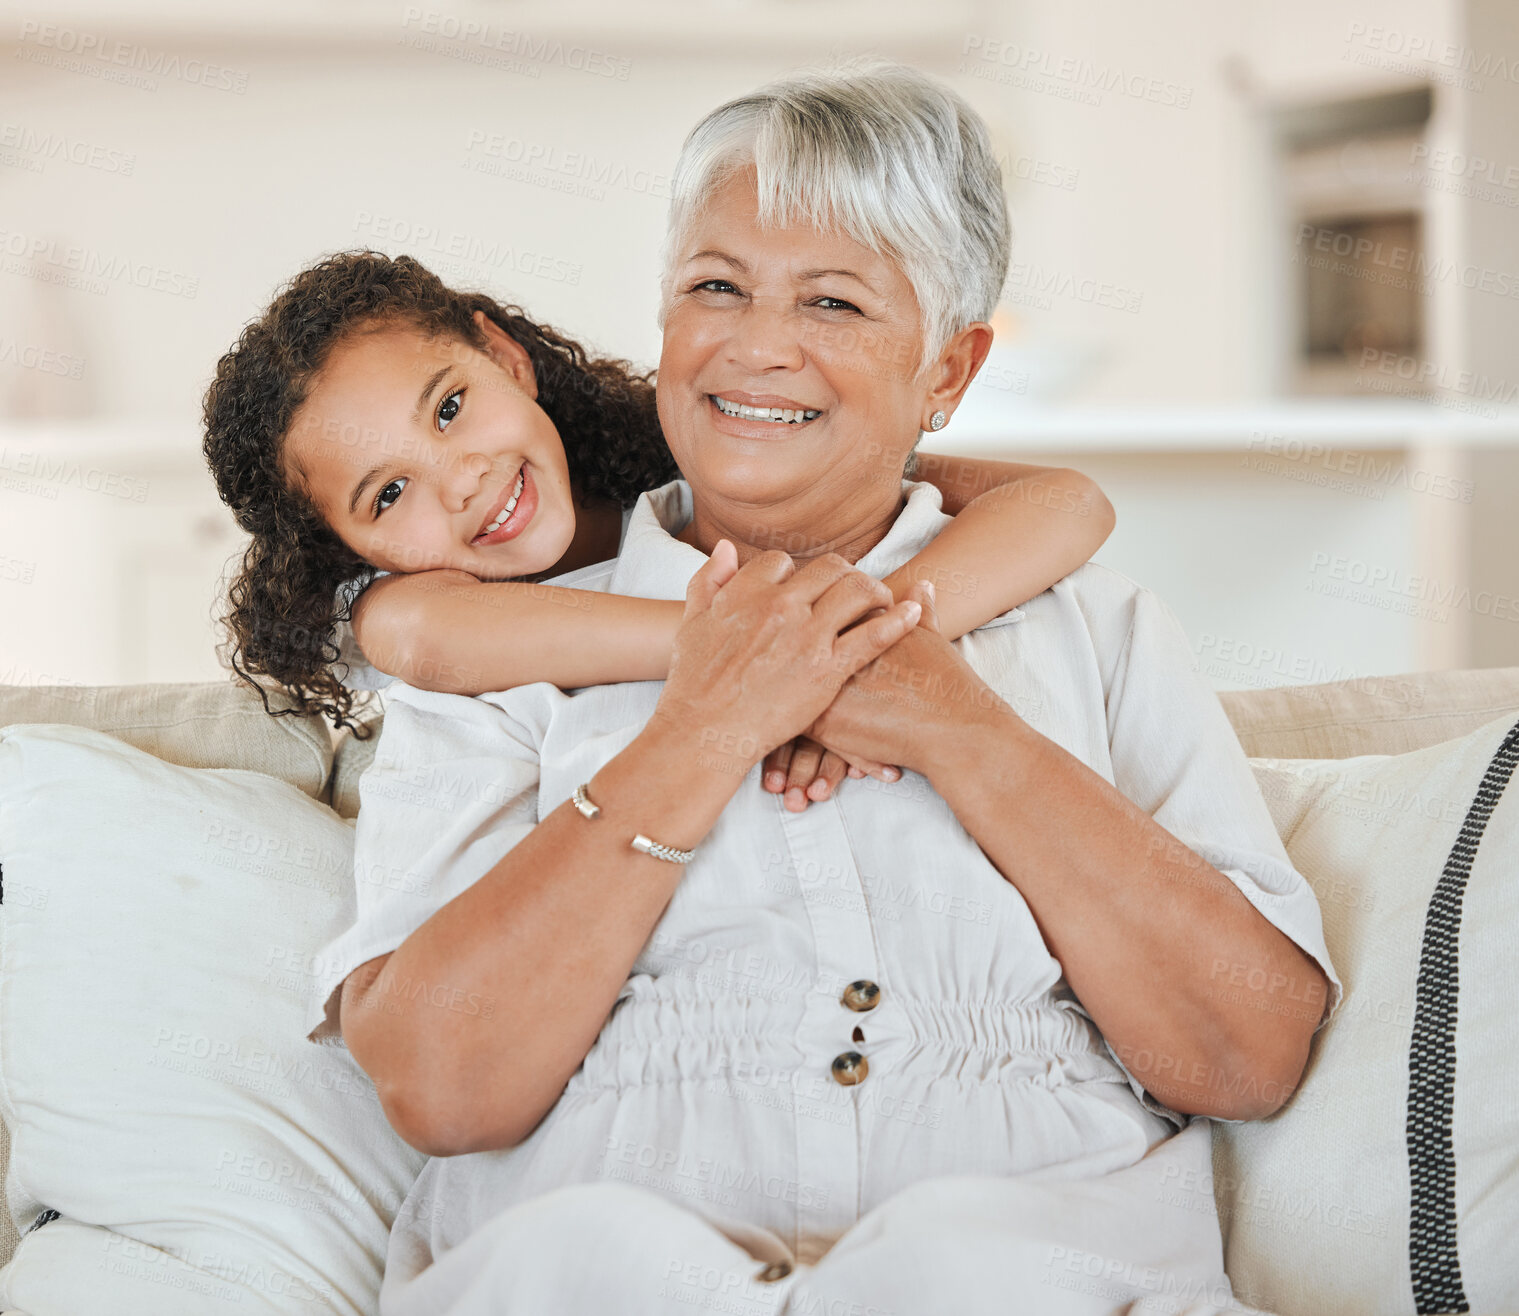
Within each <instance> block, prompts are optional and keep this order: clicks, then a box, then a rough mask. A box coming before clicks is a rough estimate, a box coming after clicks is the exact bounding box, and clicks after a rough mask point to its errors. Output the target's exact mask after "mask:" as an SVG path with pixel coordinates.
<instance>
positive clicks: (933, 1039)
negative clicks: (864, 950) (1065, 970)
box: [571, 978, 1116, 1089]
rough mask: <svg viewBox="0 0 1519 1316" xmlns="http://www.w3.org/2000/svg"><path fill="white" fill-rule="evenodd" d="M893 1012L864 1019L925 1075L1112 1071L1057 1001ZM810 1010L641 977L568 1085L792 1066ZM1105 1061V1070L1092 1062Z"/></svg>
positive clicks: (918, 1002)
mask: <svg viewBox="0 0 1519 1316" xmlns="http://www.w3.org/2000/svg"><path fill="white" fill-rule="evenodd" d="M890 1007H891V1008H890V1010H889V1011H888V1010H887V1006H886V1004H885V1003H883V1005H882V1006H881V1007H879V1010H880V1013H879V1015H878V1014H877V1013H876V1012H875V1011H872V1012H871V1013H869V1014H866V1015H861V1016H860V1017H859V1018H860V1021H861V1022H867V1021H875V1022H876V1023H877V1026H878V1028H881V1029H884V1033H885V1036H881V1037H880V1042H882V1043H884V1044H886V1045H888V1046H890V1047H892V1048H893V1049H894V1050H895V1052H896V1054H897V1055H899V1056H900V1057H901V1058H902V1060H903V1061H904V1063H911V1064H912V1065H913V1067H914V1069H915V1070H916V1071H917V1072H918V1073H919V1074H920V1075H925V1076H932V1075H936V1074H937V1075H944V1076H953V1077H967V1078H968V1077H972V1076H975V1075H982V1076H987V1077H989V1076H993V1075H996V1074H999V1073H1000V1074H1004V1075H1011V1074H1015V1073H1017V1072H1018V1071H1020V1070H1024V1069H1031V1070H1035V1071H1041V1072H1042V1071H1043V1070H1045V1069H1047V1068H1048V1066H1049V1065H1050V1063H1051V1062H1060V1061H1074V1062H1077V1069H1078V1070H1080V1071H1081V1072H1080V1073H1079V1074H1073V1075H1072V1076H1073V1077H1076V1076H1080V1077H1098V1076H1099V1075H1101V1076H1107V1075H1108V1072H1109V1071H1112V1072H1113V1073H1114V1074H1116V1066H1113V1065H1112V1063H1111V1061H1110V1059H1109V1058H1108V1057H1107V1055H1106V1052H1105V1049H1104V1045H1103V1041H1102V1036H1101V1034H1100V1033H1099V1032H1098V1030H1097V1028H1096V1026H1095V1025H1094V1024H1093V1023H1092V1022H1091V1021H1090V1020H1089V1019H1087V1018H1086V1017H1085V1016H1084V1015H1082V1014H1081V1013H1080V1012H1079V1011H1077V1010H1075V1009H1073V1008H1071V1007H1070V1006H1069V1005H1067V1004H1065V1003H1064V1002H1061V1001H1058V1000H1045V1001H1039V1002H1033V1003H1030V1002H1009V1001H997V1000H966V1001H952V1000H944V999H939V998H931V997H912V996H903V995H901V994H899V993H892V995H891V997H890ZM804 1010H805V1002H804V999H803V998H802V997H801V996H800V995H796V996H792V997H790V998H786V999H780V1000H776V999H771V998H767V997H763V996H748V995H742V994H738V993H731V992H718V991H713V990H712V989H711V988H708V987H706V986H704V985H702V984H700V983H693V982H691V981H689V980H685V979H677V978H659V979H643V980H641V981H640V982H638V983H637V984H636V987H635V990H634V991H633V992H632V994H630V995H627V996H624V997H623V998H622V999H620V1000H619V1001H618V1003H617V1005H616V1007H615V1008H614V1009H613V1012H612V1014H611V1016H610V1017H609V1018H608V1020H607V1022H606V1024H605V1025H604V1026H603V1028H602V1030H601V1036H600V1037H599V1038H598V1039H597V1041H596V1044H595V1046H593V1047H592V1048H591V1051H590V1053H589V1054H588V1055H587V1056H586V1058H585V1062H584V1064H583V1065H582V1067H581V1069H580V1070H579V1071H577V1073H576V1074H575V1076H574V1078H573V1079H572V1080H571V1086H572V1087H576V1088H581V1089H585V1088H607V1087H612V1088H620V1087H626V1086H636V1085H641V1084H651V1083H673V1082H680V1081H688V1080H702V1079H721V1078H723V1077H725V1076H727V1075H729V1074H732V1073H733V1072H735V1070H739V1071H742V1070H745V1069H746V1068H748V1067H750V1066H753V1065H756V1064H763V1065H765V1066H767V1067H768V1068H770V1069H779V1070H784V1069H786V1068H794V1067H797V1066H799V1065H800V1064H801V1063H802V1061H803V1058H804V1057H803V1056H802V1053H801V1050H800V1048H799V1047H798V1045H797V1040H796V1039H797V1034H798V1030H799V1027H800V1025H801V1023H802V1019H803V1014H804ZM867 1026H868V1023H867ZM877 1036H880V1035H879V1034H877ZM873 1040H874V1039H873ZM904 1044H905V1047H906V1050H905V1051H904V1050H903V1049H902V1048H903V1046H904ZM924 1052H934V1053H936V1054H935V1055H934V1056H933V1057H932V1061H931V1062H930V1063H924V1062H925V1061H928V1059H929V1058H928V1057H927V1056H925V1055H924V1054H923V1053H924ZM1099 1057H1101V1062H1100V1063H1097V1064H1093V1063H1091V1062H1094V1061H1097V1060H1098V1058H1099Z"/></svg>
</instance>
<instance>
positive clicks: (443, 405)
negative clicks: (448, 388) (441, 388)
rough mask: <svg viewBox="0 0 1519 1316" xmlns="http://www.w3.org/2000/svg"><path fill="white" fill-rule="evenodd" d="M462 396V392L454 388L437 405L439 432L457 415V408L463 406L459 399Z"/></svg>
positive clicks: (460, 389)
mask: <svg viewBox="0 0 1519 1316" xmlns="http://www.w3.org/2000/svg"><path fill="white" fill-rule="evenodd" d="M463 396H464V390H463V389H462V388H456V389H455V390H454V391H453V392H452V393H450V394H449V395H448V396H447V397H445V398H444V399H443V401H442V402H440V403H439V404H438V428H439V429H440V430H446V429H447V428H448V422H449V421H451V420H452V419H453V418H454V417H455V416H457V415H458V414H459V408H460V407H461V406H463V405H464V404H463V403H462V402H461V401H460V400H459V399H460V398H462V397H463Z"/></svg>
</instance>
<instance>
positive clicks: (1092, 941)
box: [928, 708, 1328, 1119]
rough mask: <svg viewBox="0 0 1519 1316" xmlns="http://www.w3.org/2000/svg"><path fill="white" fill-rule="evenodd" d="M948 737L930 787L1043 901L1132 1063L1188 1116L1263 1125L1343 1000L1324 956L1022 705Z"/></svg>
mask: <svg viewBox="0 0 1519 1316" xmlns="http://www.w3.org/2000/svg"><path fill="white" fill-rule="evenodd" d="M935 734H936V736H937V739H938V741H939V742H940V743H939V744H938V745H937V748H936V749H935V750H933V751H931V758H932V759H933V761H934V763H935V764H936V765H938V766H936V767H935V768H932V769H930V771H929V773H928V775H929V779H930V781H931V782H932V783H933V785H934V787H935V789H937V790H938V791H939V793H940V794H942V795H943V796H944V798H945V800H946V801H948V803H949V805H950V807H951V808H952V809H953V810H954V812H955V816H956V817H957V818H958V819H959V820H960V823H961V825H962V826H964V828H965V830H966V831H967V832H969V833H970V835H971V836H973V837H974V838H975V839H976V842H977V844H978V845H980V847H981V849H982V850H983V851H984V852H985V853H986V857H987V858H988V859H989V860H991V862H992V863H993V864H994V865H995V866H996V867H997V869H998V871H1000V872H1001V873H1002V874H1003V876H1004V877H1005V878H1006V879H1007V880H1008V881H1009V882H1011V883H1012V884H1013V885H1014V886H1015V887H1017V889H1018V891H1019V893H1020V894H1021V895H1022V896H1023V898H1024V900H1025V901H1026V902H1027V903H1028V907H1029V911H1030V912H1031V913H1032V914H1033V916H1034V918H1035V920H1036V921H1037V923H1038V925H1039V931H1040V933H1041V934H1042V935H1043V937H1044V940H1045V944H1046V945H1047V946H1048V947H1049V949H1050V954H1051V955H1053V956H1054V957H1055V958H1056V959H1057V960H1059V961H1060V964H1061V968H1062V970H1063V972H1064V975H1065V978H1066V981H1067V982H1068V983H1069V984H1070V986H1071V988H1072V990H1073V991H1074V992H1075V993H1076V995H1077V997H1078V998H1079V999H1080V1000H1081V1003H1082V1005H1083V1006H1084V1008H1085V1009H1086V1010H1087V1012H1088V1013H1089V1014H1090V1015H1091V1016H1092V1018H1093V1019H1094V1020H1095V1021H1096V1022H1097V1024H1098V1026H1099V1028H1101V1030H1102V1033H1103V1036H1104V1037H1106V1038H1107V1039H1108V1041H1109V1042H1111V1043H1112V1046H1113V1049H1114V1050H1115V1051H1116V1052H1117V1054H1118V1056H1119V1058H1120V1059H1121V1060H1122V1061H1123V1062H1124V1064H1125V1065H1126V1066H1127V1067H1128V1069H1129V1071H1130V1072H1131V1073H1132V1074H1133V1075H1134V1076H1135V1077H1136V1078H1137V1079H1139V1081H1140V1082H1141V1083H1143V1084H1144V1085H1145V1087H1146V1088H1147V1089H1148V1090H1149V1091H1150V1092H1151V1093H1152V1094H1154V1095H1155V1096H1157V1097H1158V1098H1160V1099H1161V1100H1162V1101H1164V1102H1165V1104H1166V1105H1168V1106H1170V1107H1171V1108H1172V1109H1174V1110H1178V1111H1182V1112H1185V1113H1190V1114H1197V1115H1210V1116H1219V1117H1222V1118H1225V1119H1258V1118H1261V1117H1263V1116H1265V1115H1268V1114H1270V1113H1271V1112H1272V1111H1273V1110H1275V1109H1276V1108H1277V1107H1278V1106H1280V1105H1281V1104H1282V1102H1284V1101H1285V1100H1286V1099H1287V1097H1288V1096H1289V1095H1290V1094H1291V1091H1292V1088H1293V1087H1294V1085H1295V1084H1296V1083H1297V1081H1298V1078H1299V1076H1300V1075H1301V1073H1302V1069H1303V1066H1304V1064H1305V1062H1306V1060H1307V1056H1308V1047H1309V1043H1310V1041H1311V1039H1312V1036H1313V1030H1314V1028H1315V1027H1316V1026H1317V1024H1318V1021H1319V1018H1320V1015H1321V1013H1322V1010H1323V1007H1324V1004H1325V1002H1326V999H1327V993H1328V984H1327V979H1326V978H1325V976H1324V973H1323V971H1322V970H1321V969H1320V968H1319V967H1318V965H1317V964H1315V963H1314V961H1313V960H1312V959H1311V958H1310V957H1309V956H1308V955H1307V954H1306V953H1305V952H1304V951H1302V950H1301V949H1300V948H1299V947H1298V946H1297V945H1296V944H1295V943H1294V942H1293V941H1292V940H1291V939H1290V938H1288V937H1287V936H1286V935H1285V934H1284V933H1282V932H1281V931H1280V930H1278V929H1277V928H1276V927H1275V926H1273V925H1272V924H1271V923H1270V922H1269V921H1268V920H1267V919H1266V918H1264V917H1263V916H1262V915H1261V914H1260V913H1259V912H1258V911H1257V910H1256V909H1255V907H1254V906H1253V905H1251V903H1250V902H1249V900H1247V899H1246V898H1245V896H1244V895H1243V894H1242V893H1241V892H1240V890H1239V889H1238V888H1237V887H1236V886H1235V885H1234V883H1233V882H1231V881H1230V880H1229V879H1228V878H1227V877H1226V876H1224V875H1223V874H1222V873H1220V872H1219V871H1218V870H1217V869H1215V868H1214V867H1213V866H1212V865H1211V864H1209V863H1207V862H1206V861H1205V860H1204V859H1203V858H1202V857H1201V856H1200V855H1198V854H1196V853H1195V852H1194V851H1192V850H1191V849H1189V848H1188V847H1187V846H1185V845H1183V844H1182V843H1181V842H1180V841H1179V840H1177V839H1176V837H1174V836H1172V835H1171V833H1170V832H1168V831H1166V830H1165V828H1163V827H1162V826H1161V825H1160V824H1159V823H1157V822H1156V821H1155V820H1154V819H1153V818H1151V817H1150V816H1149V815H1148V814H1146V813H1145V812H1144V811H1143V810H1142V809H1140V808H1139V806H1138V805H1136V804H1134V803H1133V801H1131V800H1129V799H1127V798H1125V797H1124V796H1123V795H1121V794H1120V793H1119V792H1118V790H1117V789H1116V788H1115V787H1114V786H1112V785H1111V784H1110V783H1109V782H1107V781H1105V780H1103V779H1102V778H1101V777H1100V776H1098V774H1097V773H1095V772H1093V771H1092V770H1091V769H1090V768H1089V767H1087V765H1086V764H1084V763H1082V762H1081V761H1080V760H1079V759H1077V758H1076V757H1075V756H1074V755H1072V754H1070V753H1069V752H1068V751H1066V750H1065V749H1063V748H1061V747H1060V746H1059V745H1057V744H1055V743H1054V742H1053V741H1051V740H1049V739H1048V738H1046V737H1044V736H1042V735H1040V734H1039V733H1038V732H1037V731H1035V730H1033V728H1031V727H1029V726H1028V724H1027V723H1025V722H1023V721H1022V719H1020V718H1018V717H1017V716H1016V715H1015V714H1013V713H1012V712H1011V711H1010V710H1007V709H1005V708H993V709H988V710H983V711H982V712H981V713H980V714H979V715H977V716H976V717H973V718H970V719H969V720H968V721H966V722H965V723H963V724H961V725H957V726H954V727H953V729H949V728H948V726H947V724H946V729H945V730H943V731H942V733H935ZM1220 965H1222V966H1223V972H1221V971H1220ZM1238 983H1244V984H1245V985H1243V986H1237V985H1236V984H1238ZM1225 988H1227V990H1225Z"/></svg>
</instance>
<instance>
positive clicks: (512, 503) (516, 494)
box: [480, 467, 526, 535]
mask: <svg viewBox="0 0 1519 1316" xmlns="http://www.w3.org/2000/svg"><path fill="white" fill-rule="evenodd" d="M525 470H526V467H524V468H523V471H525ZM523 471H518V472H517V483H516V484H515V485H514V486H513V488H512V496H511V497H510V498H508V499H507V500H506V506H505V507H503V508H502V509H501V515H500V516H498V517H497V518H496V519H495V520H494V521H492V522H491V523H490V524H489V525H488V526H486V527H485V529H484V530H482V531H481V532H480V533H481V534H482V535H490V534H494V533H495V532H496V531H497V530H499V529H501V527H502V526H503V525H505V524H506V518H507V517H509V516H510V515H511V514H512V512H513V511H514V510H515V508H516V506H517V499H519V498H521V497H522V476H523Z"/></svg>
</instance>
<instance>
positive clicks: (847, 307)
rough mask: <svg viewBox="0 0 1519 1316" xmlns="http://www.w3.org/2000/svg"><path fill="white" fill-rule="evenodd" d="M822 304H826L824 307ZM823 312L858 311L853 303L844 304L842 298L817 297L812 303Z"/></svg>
mask: <svg viewBox="0 0 1519 1316" xmlns="http://www.w3.org/2000/svg"><path fill="white" fill-rule="evenodd" d="M824 303H827V304H826V305H825V304H824ZM812 304H813V305H814V306H816V307H819V308H820V309H822V310H824V311H855V312H858V311H859V309H860V308H859V307H858V306H856V305H855V304H854V303H853V302H846V301H845V300H844V299H843V298H842V297H818V298H816V299H815V300H814V301H813V303H812Z"/></svg>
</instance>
